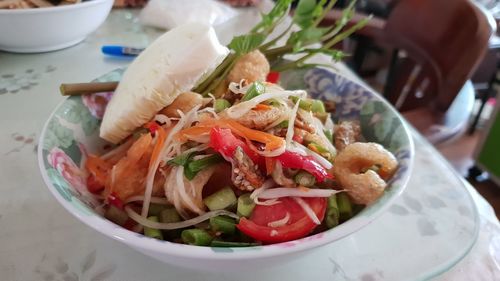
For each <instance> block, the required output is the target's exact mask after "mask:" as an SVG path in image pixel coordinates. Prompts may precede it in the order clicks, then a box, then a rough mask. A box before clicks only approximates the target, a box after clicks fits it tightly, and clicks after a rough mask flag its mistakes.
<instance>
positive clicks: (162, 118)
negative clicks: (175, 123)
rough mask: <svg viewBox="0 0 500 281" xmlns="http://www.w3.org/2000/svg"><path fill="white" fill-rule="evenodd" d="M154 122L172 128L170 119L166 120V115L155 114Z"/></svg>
mask: <svg viewBox="0 0 500 281" xmlns="http://www.w3.org/2000/svg"><path fill="white" fill-rule="evenodd" d="M155 121H157V122H160V123H161V124H163V126H165V127H167V128H168V127H170V126H172V121H170V118H168V117H167V116H166V115H163V114H156V115H155Z"/></svg>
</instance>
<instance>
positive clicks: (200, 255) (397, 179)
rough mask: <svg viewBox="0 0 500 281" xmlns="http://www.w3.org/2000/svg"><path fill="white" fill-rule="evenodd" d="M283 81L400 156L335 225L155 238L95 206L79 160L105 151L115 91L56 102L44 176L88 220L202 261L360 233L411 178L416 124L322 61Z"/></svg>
mask: <svg viewBox="0 0 500 281" xmlns="http://www.w3.org/2000/svg"><path fill="white" fill-rule="evenodd" d="M122 72H123V70H117V71H114V72H111V73H109V74H107V75H105V76H103V77H101V78H100V79H98V81H118V80H119V79H120V77H121V74H122ZM281 84H282V85H283V86H285V88H288V89H297V88H302V89H307V90H308V92H309V93H310V95H312V97H314V98H321V99H324V100H333V101H335V102H336V111H335V112H336V113H335V117H334V118H335V119H336V120H349V119H351V120H359V121H360V122H361V127H362V132H363V136H364V138H365V139H366V140H367V141H374V142H378V143H381V144H382V145H384V146H385V147H386V148H387V149H389V150H390V151H392V152H393V153H394V154H395V155H396V157H397V159H398V161H399V169H398V171H397V173H396V174H395V176H394V177H393V178H392V179H391V181H390V183H389V187H388V188H387V190H386V191H385V193H384V195H383V196H382V197H381V198H380V199H379V200H378V201H377V202H375V203H374V204H372V205H370V206H368V207H366V208H365V209H363V210H362V211H361V212H360V213H358V214H357V215H356V216H355V217H353V218H352V219H350V220H349V221H347V222H345V223H343V224H341V225H339V226H337V227H335V228H333V229H330V230H328V231H325V232H322V233H319V234H316V235H312V236H309V237H305V238H302V239H298V240H295V241H290V242H286V243H280V244H274V245H266V246H257V247H249V248H211V247H198V246H189V245H183V244H176V243H171V242H166V241H160V240H156V239H152V238H148V237H145V236H143V235H141V234H137V233H134V232H131V231H128V230H126V229H124V228H122V227H120V226H118V225H115V224H113V223H112V222H110V221H108V220H106V219H105V218H103V217H102V216H101V215H99V214H98V213H97V212H96V211H94V207H95V206H96V204H97V202H96V200H95V199H94V198H92V196H90V195H89V193H88V192H86V187H85V179H84V178H83V177H82V176H81V172H80V168H79V167H81V165H82V161H83V160H84V158H85V154H87V153H100V152H102V151H103V148H104V147H105V146H106V143H105V142H104V141H103V140H101V139H99V137H98V131H99V124H100V119H101V118H102V116H103V113H104V105H105V103H106V101H107V100H109V99H110V97H111V95H112V93H99V94H95V95H93V96H83V97H70V98H67V99H66V100H64V101H63V102H62V103H61V104H60V105H59V106H58V107H57V108H56V109H55V111H54V113H53V114H52V115H51V116H50V118H49V119H48V121H47V123H46V125H45V128H44V129H43V132H42V134H41V137H40V142H39V149H38V157H39V165H40V170H41V173H42V176H43V179H44V180H45V183H46V184H47V186H48V187H49V190H50V191H51V192H52V194H53V195H54V196H55V198H56V199H57V200H58V201H59V202H60V203H61V204H62V205H63V206H64V208H66V210H67V211H68V212H70V213H71V214H72V215H74V216H75V217H77V218H78V219H80V220H81V221H82V222H83V223H85V224H87V225H88V226H90V227H92V228H94V229H95V230H97V231H99V232H101V233H102V234H104V235H106V236H108V237H110V238H113V239H116V240H118V241H120V242H121V243H123V244H126V245H128V246H130V247H132V248H134V249H136V250H138V251H140V252H142V253H144V254H146V255H148V256H151V257H154V258H157V259H158V260H161V261H163V262H167V263H171V264H175V265H179V266H184V267H190V268H195V269H209V270H241V269H258V268H259V267H261V266H272V265H276V264H279V263H283V262H285V261H287V260H289V259H293V258H294V257H296V256H299V255H304V254H305V253H306V252H308V251H311V250H313V249H314V248H317V247H320V246H322V245H325V244H327V243H332V242H334V241H337V240H339V239H341V238H343V237H345V236H348V235H350V234H352V233H354V232H355V231H357V230H359V229H361V228H362V227H363V226H366V225H367V224H369V223H371V222H373V221H374V220H375V219H376V218H377V217H378V216H379V215H380V214H381V213H382V212H383V211H384V210H386V209H387V208H388V207H389V206H390V205H391V202H392V201H393V200H394V199H396V198H397V197H398V196H399V195H400V194H401V192H402V191H403V190H404V188H405V186H406V184H407V182H408V178H409V176H410V172H411V170H412V162H413V154H414V148H413V143H412V138H411V135H410V132H409V130H408V128H407V127H406V125H405V122H404V121H403V119H402V117H401V116H400V115H399V114H398V113H397V111H396V110H395V109H394V108H393V107H392V106H391V105H390V104H389V103H387V102H386V101H385V100H384V99H383V98H382V97H380V96H379V95H378V94H376V93H375V92H373V91H371V90H370V89H368V88H366V87H364V86H362V85H360V84H358V83H356V82H353V81H351V80H349V79H347V78H345V77H342V76H340V75H338V74H335V73H332V72H330V71H328V70H325V69H320V68H317V69H311V70H307V71H294V72H289V73H286V74H284V75H282V79H281ZM108 146H109V145H108ZM373 223H376V221H375V222H373ZM336 243H342V241H338V242H336Z"/></svg>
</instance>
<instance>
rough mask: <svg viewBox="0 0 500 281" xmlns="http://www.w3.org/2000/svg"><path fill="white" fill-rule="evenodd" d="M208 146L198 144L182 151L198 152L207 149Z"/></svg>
mask: <svg viewBox="0 0 500 281" xmlns="http://www.w3.org/2000/svg"><path fill="white" fill-rule="evenodd" d="M209 147H210V146H209V145H208V144H205V143H204V144H200V145H198V146H195V147H192V148H189V149H186V150H185V151H184V152H183V153H190V152H198V151H203V150H206V149H208V148H209Z"/></svg>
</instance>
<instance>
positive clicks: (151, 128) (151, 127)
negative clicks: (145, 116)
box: [144, 121, 160, 135]
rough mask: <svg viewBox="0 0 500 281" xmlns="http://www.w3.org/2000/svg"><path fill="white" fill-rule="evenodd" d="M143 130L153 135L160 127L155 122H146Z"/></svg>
mask: <svg viewBox="0 0 500 281" xmlns="http://www.w3.org/2000/svg"><path fill="white" fill-rule="evenodd" d="M144 128H146V129H148V130H149V132H150V133H151V134H152V135H154V134H155V133H156V131H157V130H158V129H159V128H160V125H158V123H156V122H155V121H151V122H148V123H146V124H145V125H144Z"/></svg>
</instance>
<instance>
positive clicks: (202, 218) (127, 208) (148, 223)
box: [125, 206, 239, 230]
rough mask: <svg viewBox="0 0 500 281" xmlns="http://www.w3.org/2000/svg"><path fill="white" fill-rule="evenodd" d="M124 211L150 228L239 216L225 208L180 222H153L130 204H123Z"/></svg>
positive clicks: (182, 226) (183, 225)
mask: <svg viewBox="0 0 500 281" xmlns="http://www.w3.org/2000/svg"><path fill="white" fill-rule="evenodd" d="M125 212H126V213H127V215H128V216H129V217H130V218H131V219H133V220H134V221H136V222H137V223H139V224H141V225H143V226H145V227H150V228H156V229H167V230H169V229H179V228H185V227H189V226H193V225H196V224H199V223H201V222H204V221H206V220H208V219H210V218H212V217H217V216H228V217H231V218H234V219H239V216H238V215H236V214H235V213H231V212H229V211H226V210H216V211H211V212H208V213H205V214H203V215H201V216H198V217H195V218H192V219H188V220H185V221H181V222H174V223H159V222H154V221H150V220H148V219H147V218H144V217H142V216H141V215H139V214H138V213H136V212H135V211H134V210H133V209H132V208H131V207H130V206H125Z"/></svg>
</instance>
